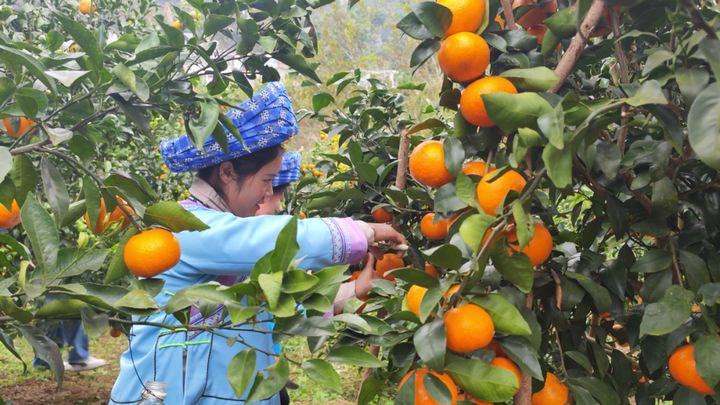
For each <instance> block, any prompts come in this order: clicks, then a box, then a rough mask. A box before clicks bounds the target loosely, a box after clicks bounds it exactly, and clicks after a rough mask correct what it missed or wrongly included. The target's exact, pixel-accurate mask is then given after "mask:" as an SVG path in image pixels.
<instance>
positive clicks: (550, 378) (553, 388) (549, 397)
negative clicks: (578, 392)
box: [530, 372, 572, 405]
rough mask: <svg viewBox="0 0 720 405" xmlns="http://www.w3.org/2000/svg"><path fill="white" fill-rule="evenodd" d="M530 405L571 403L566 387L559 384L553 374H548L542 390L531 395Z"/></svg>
mask: <svg viewBox="0 0 720 405" xmlns="http://www.w3.org/2000/svg"><path fill="white" fill-rule="evenodd" d="M530 403H531V404H532V405H565V404H567V403H572V401H571V400H570V391H569V390H568V387H567V385H565V384H563V383H561V382H560V381H559V380H558V379H557V377H556V376H555V374H553V373H551V372H548V373H547V375H546V376H545V385H544V386H543V388H542V389H541V390H540V391H538V392H536V393H534V394H533V395H532V399H531V401H530Z"/></svg>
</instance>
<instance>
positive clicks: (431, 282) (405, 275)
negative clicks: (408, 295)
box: [386, 267, 439, 288]
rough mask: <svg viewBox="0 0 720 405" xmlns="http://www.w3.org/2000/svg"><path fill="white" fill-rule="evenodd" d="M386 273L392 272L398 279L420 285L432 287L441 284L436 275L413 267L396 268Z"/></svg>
mask: <svg viewBox="0 0 720 405" xmlns="http://www.w3.org/2000/svg"><path fill="white" fill-rule="evenodd" d="M386 274H392V276H393V277H395V278H396V279H400V280H402V281H405V282H407V283H409V284H415V285H419V286H420V287H425V288H432V287H437V286H438V285H439V284H438V281H437V279H436V278H435V277H433V276H431V275H429V274H427V273H425V272H424V271H420V270H418V269H415V268H412V267H408V268H403V269H395V270H392V273H390V272H388V273H386Z"/></svg>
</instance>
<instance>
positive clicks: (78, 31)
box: [56, 14, 104, 72]
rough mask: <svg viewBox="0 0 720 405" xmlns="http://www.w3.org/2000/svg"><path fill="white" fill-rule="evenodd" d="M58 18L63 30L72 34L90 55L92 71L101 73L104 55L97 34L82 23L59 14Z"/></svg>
mask: <svg viewBox="0 0 720 405" xmlns="http://www.w3.org/2000/svg"><path fill="white" fill-rule="evenodd" d="M56 17H57V19H58V20H60V23H61V24H62V27H63V29H64V30H65V31H67V32H68V33H70V35H71V36H72V37H73V39H74V40H75V42H77V44H78V45H79V46H80V48H81V49H82V50H83V51H84V52H85V53H86V54H87V55H88V57H89V58H90V64H91V66H92V69H93V70H94V71H95V72H99V71H100V69H102V67H103V58H104V54H103V51H102V49H101V48H100V43H99V42H98V40H97V38H96V37H95V34H94V33H93V32H92V31H90V30H89V29H88V28H87V27H86V26H85V24H83V23H81V22H80V21H76V20H73V19H70V18H68V17H65V16H64V15H59V14H58V15H56Z"/></svg>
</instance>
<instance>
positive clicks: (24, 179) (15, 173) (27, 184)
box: [10, 155, 38, 205]
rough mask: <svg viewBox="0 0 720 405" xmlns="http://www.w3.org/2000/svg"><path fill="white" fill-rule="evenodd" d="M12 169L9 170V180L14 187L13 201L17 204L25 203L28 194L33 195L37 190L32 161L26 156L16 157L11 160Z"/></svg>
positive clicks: (36, 178) (36, 179)
mask: <svg viewBox="0 0 720 405" xmlns="http://www.w3.org/2000/svg"><path fill="white" fill-rule="evenodd" d="M12 162H13V167H12V169H10V178H11V179H12V182H13V184H14V185H15V199H17V202H18V204H20V205H22V204H23V203H24V202H25V197H26V196H27V195H28V193H31V192H32V193H34V192H35V189H36V188H37V183H38V176H37V172H36V171H35V165H34V164H33V161H32V159H30V158H29V157H28V156H27V155H16V156H15V157H13V159H12Z"/></svg>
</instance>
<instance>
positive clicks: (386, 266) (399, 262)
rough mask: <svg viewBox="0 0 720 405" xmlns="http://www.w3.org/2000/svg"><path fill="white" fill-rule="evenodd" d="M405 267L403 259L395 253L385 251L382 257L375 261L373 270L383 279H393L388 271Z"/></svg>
mask: <svg viewBox="0 0 720 405" xmlns="http://www.w3.org/2000/svg"><path fill="white" fill-rule="evenodd" d="M403 267H405V261H404V260H403V258H402V257H400V255H398V254H397V253H385V254H384V255H383V257H382V258H381V259H380V260H378V261H377V262H375V272H376V273H377V275H378V276H379V277H382V278H384V279H385V280H390V281H395V277H393V276H392V275H390V274H388V275H385V273H387V272H388V271H391V270H395V269H401V268H403Z"/></svg>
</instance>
